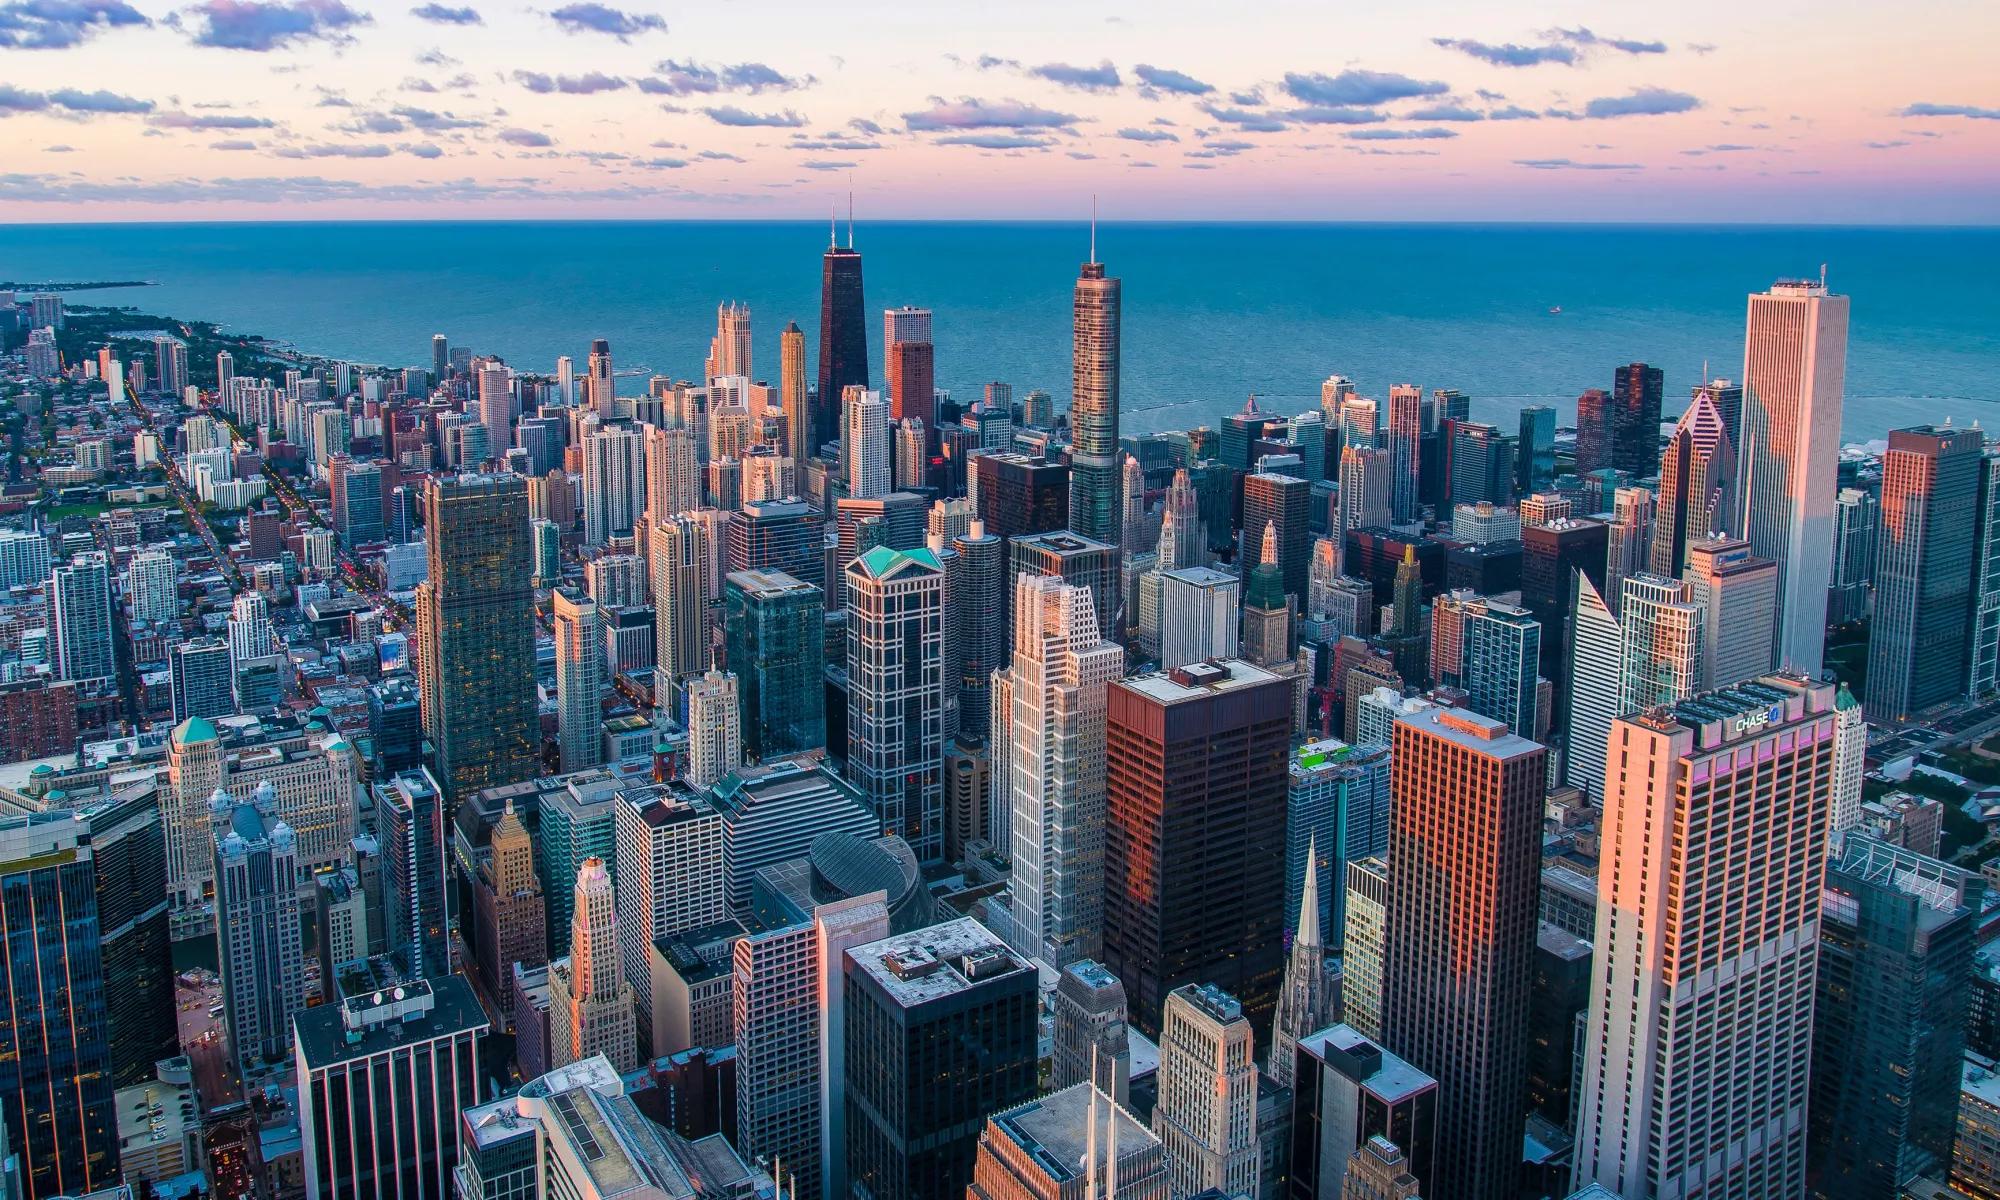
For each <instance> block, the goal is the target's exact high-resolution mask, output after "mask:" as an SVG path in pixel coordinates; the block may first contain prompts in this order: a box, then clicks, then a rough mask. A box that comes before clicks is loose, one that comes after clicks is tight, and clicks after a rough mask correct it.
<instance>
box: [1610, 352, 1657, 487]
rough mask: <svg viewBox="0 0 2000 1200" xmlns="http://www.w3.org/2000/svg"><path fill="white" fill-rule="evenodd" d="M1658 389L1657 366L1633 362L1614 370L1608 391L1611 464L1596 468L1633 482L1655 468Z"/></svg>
mask: <svg viewBox="0 0 2000 1200" xmlns="http://www.w3.org/2000/svg"><path fill="white" fill-rule="evenodd" d="M1661 387H1662V384H1661V377H1660V368H1658V367H1649V366H1647V365H1646V364H1645V363H1641V362H1635V363H1629V364H1627V365H1625V366H1622V367H1620V368H1618V374H1617V377H1616V378H1615V379H1614V380H1613V382H1612V392H1611V398H1612V401H1613V403H1614V406H1615V408H1614V414H1613V417H1612V420H1613V421H1614V423H1615V424H1614V429H1613V433H1612V443H1611V461H1610V462H1608V463H1601V464H1599V465H1600V466H1609V467H1616V468H1618V469H1619V470H1621V471H1624V472H1626V473H1627V474H1629V475H1631V476H1632V478H1634V479H1642V478H1644V477H1645V476H1647V475H1651V474H1652V473H1653V472H1654V471H1655V470H1658V469H1659V465H1660V393H1661Z"/></svg>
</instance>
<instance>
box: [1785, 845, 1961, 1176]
mask: <svg viewBox="0 0 2000 1200" xmlns="http://www.w3.org/2000/svg"><path fill="white" fill-rule="evenodd" d="M1985 892H1986V881H1985V880H1984V879H1982V878H1980V876H1978V875H1977V874H1975V873H1973V872H1971V871H1966V870H1962V869H1960V868H1958V867H1953V866H1949V865H1947V864H1945V863H1942V862H1939V861H1938V860H1937V859H1935V858H1931V857H1928V856H1926V855H1923V854H1920V853H1918V852H1916V851H1914V850H1907V849H1904V848H1902V847H1900V846H1894V845H1891V844H1889V843H1888V842H1884V841H1881V840H1878V839H1876V838H1874V837H1870V836H1868V835H1867V834H1863V833H1860V832H1858V831H1857V832H1853V833H1849V834H1848V835H1847V837H1846V838H1845V840H1844V842H1843V843H1842V844H1841V846H1840V848H1839V849H1838V850H1836V851H1835V852H1834V855H1833V858H1832V860H1831V861H1830V862H1829V863H1828V864H1827V870H1826V891H1825V893H1824V896H1825V899H1824V902H1823V903H1822V905H1821V909H1820V927H1819V946H1820V949H1819V981H1818V985H1817V987H1818V1000H1817V1002H1816V1003H1815V1005H1814V1007H1813V1065H1812V1101H1811V1103H1810V1104H1809V1105H1808V1106H1807V1113H1808V1115H1809V1117H1810V1119H1811V1122H1812V1124H1811V1128H1810V1133H1809V1135H1808V1140H1807V1149H1806V1154H1807V1159H1806V1172H1807V1175H1808V1177H1810V1178H1811V1179H1813V1180H1814V1181H1815V1182H1814V1184H1813V1194H1814V1195H1815V1196H1823V1197H1826V1198H1827V1200H1862V1198H1863V1197H1873V1196H1886V1195H1893V1194H1895V1192H1896V1189H1897V1188H1899V1187H1900V1186H1902V1185H1903V1184H1904V1183H1907V1182H1909V1181H1910V1180H1911V1179H1912V1178H1914V1177H1916V1176H1917V1175H1919V1174H1935V1173H1936V1172H1937V1171H1938V1170H1939V1169H1940V1168H1941V1167H1942V1166H1943V1165H1944V1164H1945V1163H1947V1162H1949V1161H1950V1158H1951V1145H1952V1138H1953V1133H1954V1123H1955V1119H1956V1116H1957V1103H1956V1102H1957V1099H1958V1087H1957V1084H1958V1080H1959V1070H1960V1066H1961V1064H1962V1062H1963V1061H1964V1053H1965V1025H1966V1017H1967V1015H1968V1012H1969V1009H1970V1006H1971V1001H1972V973H1973V966H1972V956H1973V953H1974V949H1975V943H1976V938H1977V935H1976V933H1975V932H1974V927H1975V926H1976V925H1977V924H1978V914H1979V912H1980V906H1981V902H1982V900H1983V898H1984V895H1985Z"/></svg>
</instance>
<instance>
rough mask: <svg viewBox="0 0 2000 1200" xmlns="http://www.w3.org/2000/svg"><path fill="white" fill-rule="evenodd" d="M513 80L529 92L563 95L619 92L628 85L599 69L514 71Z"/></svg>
mask: <svg viewBox="0 0 2000 1200" xmlns="http://www.w3.org/2000/svg"><path fill="white" fill-rule="evenodd" d="M514 82H516V83H518V84H520V85H521V86H522V87H524V88H527V89H528V90H529V91H531V92H536V93H538V94H541V95H548V94H549V93H551V92H555V93H560V94H561V95H564V96H591V95H595V94H596V93H598V92H620V91H624V90H625V88H626V87H627V86H629V85H628V84H627V83H626V82H625V81H624V80H622V79H619V78H617V77H616V76H613V75H606V74H603V73H602V72H599V71H591V72H590V73H588V74H585V75H557V76H554V77H553V78H551V77H550V76H547V75H543V74H540V73H538V72H535V71H516V72H514Z"/></svg>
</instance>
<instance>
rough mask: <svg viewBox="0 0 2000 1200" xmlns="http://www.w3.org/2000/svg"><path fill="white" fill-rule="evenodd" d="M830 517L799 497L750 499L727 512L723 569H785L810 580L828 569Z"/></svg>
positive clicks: (794, 575)
mask: <svg viewBox="0 0 2000 1200" xmlns="http://www.w3.org/2000/svg"><path fill="white" fill-rule="evenodd" d="M825 530H826V518H825V517H824V516H823V515H822V514H821V513H820V511H819V510H818V509H817V508H814V507H813V506H812V505H810V504H807V503H805V502H804V501H803V500H800V499H798V498H797V497H792V498H790V499H784V500H751V501H747V502H746V503H744V504H743V506H742V507H741V508H740V509H739V510H738V511H737V512H736V513H735V514H734V515H733V516H731V517H730V518H729V529H728V531H727V532H726V533H725V534H724V535H723V543H724V546H723V551H724V553H723V569H724V570H725V571H783V572H784V573H785V574H787V575H790V576H793V577H794V578H796V579H801V580H805V581H807V582H812V581H815V580H818V579H820V578H821V577H822V576H823V575H824V574H825V569H826V568H825V557H826V534H825Z"/></svg>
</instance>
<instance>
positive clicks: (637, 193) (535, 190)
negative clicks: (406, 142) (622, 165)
mask: <svg viewBox="0 0 2000 1200" xmlns="http://www.w3.org/2000/svg"><path fill="white" fill-rule="evenodd" d="M750 198H751V196H749V195H745V194H742V193H701V192H695V191H689V190H687V189H684V188H674V187H661V186H656V185H652V184H637V183H616V184H612V185H609V186H603V187H579V188H560V187H552V186H550V184H549V183H548V181H546V180H541V179H533V178H509V179H499V180H481V179H469V178H461V179H449V180H438V181H431V182H423V183H364V182H362V181H360V180H356V179H328V178H325V177H323V176H318V175H269V176H256V177H249V178H237V177H227V176H225V177H202V178H194V177H180V178H175V177H173V176H150V177H147V178H139V177H136V176H126V177H123V178H119V179H114V180H110V181H104V182H96V181H90V180H84V179H79V178H76V177H75V176H73V175H62V174H50V173H38V174H29V173H24V172H15V173H11V174H9V173H0V200H6V201H18V202H21V203H38V204H80V203H88V202H92V201H118V202H124V203H137V204H160V205H179V204H198V203H206V204H214V203H230V202H243V203H251V204H265V205H280V204H290V205H298V204H322V203H329V202H342V203H349V204H352V203H354V202H356V201H365V202H370V203H378V204H381V203H405V204H439V205H454V206H457V205H463V204H465V203H468V202H470V203H477V202H481V201H489V200H549V199H556V200H571V201H595V200H608V201H614V202H619V201H626V202H629V201H632V200H680V201H709V202H714V201H742V200H745V199H750Z"/></svg>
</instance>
